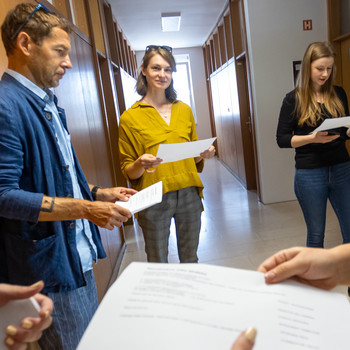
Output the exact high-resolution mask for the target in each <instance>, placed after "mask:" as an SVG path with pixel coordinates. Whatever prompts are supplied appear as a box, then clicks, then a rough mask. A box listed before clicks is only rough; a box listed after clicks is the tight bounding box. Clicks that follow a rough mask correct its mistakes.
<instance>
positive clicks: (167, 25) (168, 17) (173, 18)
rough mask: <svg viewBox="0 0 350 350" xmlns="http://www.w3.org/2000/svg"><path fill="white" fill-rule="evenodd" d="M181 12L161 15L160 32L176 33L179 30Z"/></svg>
mask: <svg viewBox="0 0 350 350" xmlns="http://www.w3.org/2000/svg"><path fill="white" fill-rule="evenodd" d="M180 22H181V12H166V13H162V31H163V32H178V31H179V30H180Z"/></svg>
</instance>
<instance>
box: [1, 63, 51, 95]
mask: <svg viewBox="0 0 350 350" xmlns="http://www.w3.org/2000/svg"><path fill="white" fill-rule="evenodd" d="M6 73H7V74H9V75H11V77H13V78H15V79H16V80H17V81H18V82H19V83H21V84H22V85H24V86H25V87H26V88H27V89H29V90H30V91H32V92H33V93H34V94H35V95H37V96H39V97H40V98H41V99H42V100H44V101H45V102H48V101H49V100H50V97H49V95H50V94H52V96H53V93H52V92H51V91H50V90H49V89H45V90H46V91H44V90H43V89H41V88H40V87H39V86H38V85H35V84H34V83H33V82H32V81H30V80H29V79H28V78H26V77H25V76H24V75H22V74H20V73H18V72H16V71H14V70H12V69H7V70H6Z"/></svg>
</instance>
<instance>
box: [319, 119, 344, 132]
mask: <svg viewBox="0 0 350 350" xmlns="http://www.w3.org/2000/svg"><path fill="white" fill-rule="evenodd" d="M341 127H345V128H350V117H342V118H327V119H325V120H324V121H323V123H322V124H321V125H320V126H319V127H318V128H316V129H315V130H314V131H313V132H312V134H314V133H315V132H319V131H327V130H331V129H336V128H341Z"/></svg>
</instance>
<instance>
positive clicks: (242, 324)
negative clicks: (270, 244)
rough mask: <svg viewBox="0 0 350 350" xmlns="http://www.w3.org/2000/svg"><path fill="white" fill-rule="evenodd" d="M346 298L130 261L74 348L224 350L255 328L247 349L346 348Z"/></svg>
mask: <svg viewBox="0 0 350 350" xmlns="http://www.w3.org/2000/svg"><path fill="white" fill-rule="evenodd" d="M349 324H350V306H349V302H348V299H347V298H346V296H345V295H343V294H339V293H334V292H327V291H323V290H319V289H316V288H312V287H308V286H304V285H301V284H298V283H296V282H293V281H287V282H283V283H280V284H275V285H266V284H265V282H264V277H263V274H261V273H259V272H255V271H248V270H239V269H232V268H227V267H219V266H213V265H204V264H155V263H153V264H152V263H132V264H131V265H129V267H127V269H126V270H125V271H124V272H123V273H122V275H121V276H120V277H119V279H118V280H117V281H116V282H115V283H114V284H113V285H112V287H111V288H110V289H109V291H108V292H107V294H106V296H105V297H104V299H103V300H102V303H101V305H100V307H99V309H98V310H97V312H96V314H95V316H94V318H93V319H92V321H91V323H90V325H89V327H88V329H87V331H86V333H85V334H84V336H83V338H82V340H81V343H80V345H79V347H78V350H90V349H91V350H93V349H97V348H98V349H123V350H140V349H147V350H149V349H152V350H165V349H166V350H179V349H181V350H194V349H201V350H214V349H215V350H229V349H230V347H231V345H232V343H233V341H234V339H235V338H236V337H237V336H238V334H239V333H240V332H241V331H242V330H244V329H246V328H248V327H256V328H257V330H258V335H257V341H256V345H255V347H254V350H277V349H278V350H291V349H293V350H296V349H297V350H303V349H308V350H309V349H314V350H330V349H337V350H345V349H346V350H348V349H349V344H350V332H349Z"/></svg>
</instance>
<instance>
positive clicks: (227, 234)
mask: <svg viewBox="0 0 350 350" xmlns="http://www.w3.org/2000/svg"><path fill="white" fill-rule="evenodd" d="M200 176H201V179H202V182H203V184H204V192H203V193H204V202H203V203H204V212H203V213H202V229H201V233H200V242H199V248H198V256H199V263H205V264H214V265H221V266H228V267H235V268H242V269H250V270H255V269H256V268H257V267H258V266H259V264H260V263H261V262H262V261H263V260H264V259H266V258H267V257H269V256H270V255H272V254H273V253H275V252H277V251H278V250H280V249H284V248H288V247H292V246H304V245H305V242H306V226H305V222H304V219H303V216H302V212H301V209H300V207H299V204H298V202H297V201H288V202H281V203H275V204H268V205H265V204H262V203H261V202H259V201H258V197H257V195H256V193H255V192H252V191H247V190H246V189H245V188H244V187H243V186H242V185H241V184H240V183H239V181H238V180H237V179H236V178H235V177H234V176H233V175H232V174H231V173H230V172H229V171H228V170H227V169H226V167H225V166H224V165H223V164H222V163H221V162H220V161H219V160H217V159H216V158H214V159H211V160H207V161H206V164H205V167H204V170H203V173H202V174H201V175H200ZM125 236H126V237H125V238H126V244H127V248H126V253H125V256H124V258H123V261H122V265H121V268H120V272H122V270H123V269H124V268H125V267H126V266H127V265H128V264H130V263H131V262H132V261H146V254H145V252H144V241H143V237H142V231H141V229H140V228H139V226H138V225H137V223H136V224H135V225H134V226H128V227H126V229H125ZM341 242H342V238H341V234H340V230H339V225H338V221H337V218H336V216H335V214H334V212H333V209H332V208H331V206H330V204H329V205H328V213H327V225H326V234H325V247H326V248H330V247H333V246H335V245H338V244H341ZM169 262H170V263H177V262H179V260H178V257H177V247H176V237H175V227H174V224H172V227H171V234H170V238H169ZM336 290H337V291H339V292H342V293H345V294H347V288H346V287H337V288H336Z"/></svg>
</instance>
